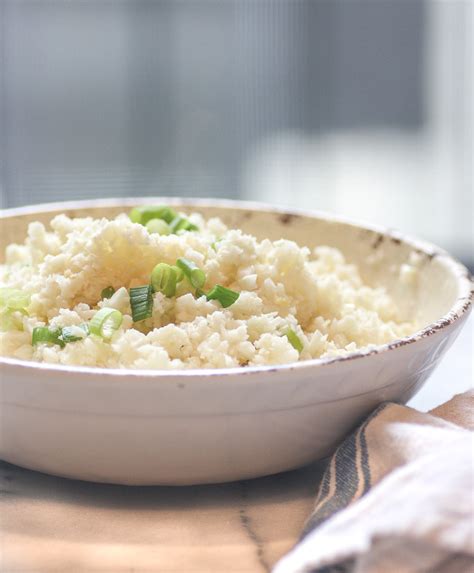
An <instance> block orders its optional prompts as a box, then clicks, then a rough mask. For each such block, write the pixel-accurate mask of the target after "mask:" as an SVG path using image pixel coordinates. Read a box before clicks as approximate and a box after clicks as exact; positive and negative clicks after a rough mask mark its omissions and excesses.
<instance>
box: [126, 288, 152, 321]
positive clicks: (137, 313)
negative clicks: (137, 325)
mask: <svg viewBox="0 0 474 573" xmlns="http://www.w3.org/2000/svg"><path fill="white" fill-rule="evenodd" d="M130 306H131V308H132V318H133V322H139V321H140V320H145V318H150V316H151V315H152V312H153V287H152V286H151V285H145V286H139V287H133V288H131V289H130Z"/></svg>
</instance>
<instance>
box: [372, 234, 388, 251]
mask: <svg viewBox="0 0 474 573" xmlns="http://www.w3.org/2000/svg"><path fill="white" fill-rule="evenodd" d="M384 238H385V237H384V236H383V235H382V234H380V235H378V237H377V238H376V239H375V241H374V243H373V244H372V248H373V249H378V248H379V247H380V245H381V244H382V243H383V241H384Z"/></svg>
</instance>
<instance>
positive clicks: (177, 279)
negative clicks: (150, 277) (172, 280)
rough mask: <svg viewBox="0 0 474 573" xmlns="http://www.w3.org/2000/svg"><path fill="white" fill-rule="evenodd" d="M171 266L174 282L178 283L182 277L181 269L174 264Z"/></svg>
mask: <svg viewBox="0 0 474 573" xmlns="http://www.w3.org/2000/svg"><path fill="white" fill-rule="evenodd" d="M171 268H172V269H173V270H174V272H175V273H176V282H177V283H180V282H181V281H182V280H183V279H184V273H183V271H182V270H181V269H180V268H179V267H177V266H176V265H171Z"/></svg>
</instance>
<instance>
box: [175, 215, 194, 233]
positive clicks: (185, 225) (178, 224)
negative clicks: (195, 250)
mask: <svg viewBox="0 0 474 573" xmlns="http://www.w3.org/2000/svg"><path fill="white" fill-rule="evenodd" d="M170 229H171V231H172V232H173V233H178V231H199V227H198V226H197V225H195V224H194V223H191V221H190V220H189V219H186V217H181V215H178V216H177V217H176V218H175V219H173V221H171V224H170Z"/></svg>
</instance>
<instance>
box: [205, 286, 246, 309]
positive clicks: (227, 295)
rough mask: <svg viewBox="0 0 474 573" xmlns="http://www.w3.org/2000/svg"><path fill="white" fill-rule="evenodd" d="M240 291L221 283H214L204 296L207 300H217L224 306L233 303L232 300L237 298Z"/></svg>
mask: <svg viewBox="0 0 474 573" xmlns="http://www.w3.org/2000/svg"><path fill="white" fill-rule="evenodd" d="M239 296H240V293H238V292H236V291H235V290H231V289H230V288H226V287H223V286H221V285H216V286H215V287H214V288H213V289H212V290H210V291H209V292H208V293H207V295H206V297H207V300H218V301H219V302H220V303H221V305H222V306H223V307H224V308H227V307H228V306H230V305H232V304H234V302H235V301H236V300H237V299H238V298H239Z"/></svg>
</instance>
